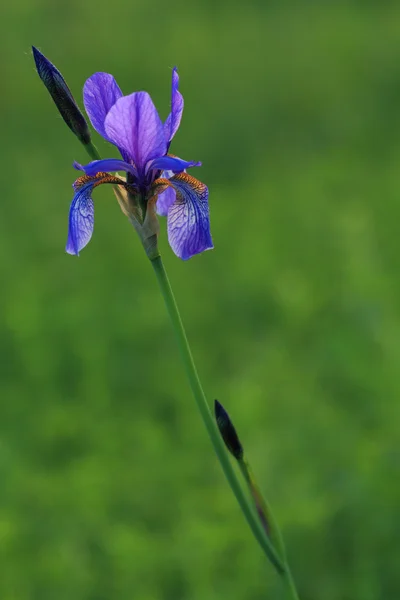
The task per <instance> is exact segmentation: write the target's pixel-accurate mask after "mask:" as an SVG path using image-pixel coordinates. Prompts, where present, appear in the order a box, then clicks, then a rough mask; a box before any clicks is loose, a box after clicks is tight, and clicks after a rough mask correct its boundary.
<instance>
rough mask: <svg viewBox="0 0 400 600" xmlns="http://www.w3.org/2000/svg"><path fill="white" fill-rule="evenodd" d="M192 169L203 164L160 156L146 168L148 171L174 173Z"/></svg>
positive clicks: (175, 157)
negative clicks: (156, 170)
mask: <svg viewBox="0 0 400 600" xmlns="http://www.w3.org/2000/svg"><path fill="white" fill-rule="evenodd" d="M190 167H201V162H196V161H193V160H191V161H187V160H183V159H182V158H178V157H177V156H160V157H159V158H155V159H154V160H152V161H151V162H150V163H149V164H148V165H147V167H146V170H147V171H149V170H150V169H162V170H167V171H173V172H174V173H181V172H182V171H184V170H185V169H189V168H190Z"/></svg>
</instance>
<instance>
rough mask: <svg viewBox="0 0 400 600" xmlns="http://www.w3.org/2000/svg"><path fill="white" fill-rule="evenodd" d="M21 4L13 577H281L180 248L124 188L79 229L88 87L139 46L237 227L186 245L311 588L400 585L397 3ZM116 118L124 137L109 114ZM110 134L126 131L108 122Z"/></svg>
mask: <svg viewBox="0 0 400 600" xmlns="http://www.w3.org/2000/svg"><path fill="white" fill-rule="evenodd" d="M0 14H1V25H0V28H1V36H0V49H1V56H2V59H1V65H0V69H1V81H2V93H1V95H0V107H1V131H2V143H1V151H0V152H1V159H2V176H1V178H2V188H1V189H2V195H1V204H0V257H1V259H0V276H1V294H0V482H1V484H0V597H1V599H2V600H54V598H57V600H72V599H73V600H114V599H115V600H125V599H128V598H129V599H132V598H137V599H140V600H184V599H190V600H204V599H207V600H217V599H218V600H219V599H221V598H223V599H224V598H229V599H230V600H239V599H240V600H241V599H246V600H261V599H263V598H280V597H282V596H281V594H282V590H281V589H280V587H279V585H278V584H277V581H276V576H275V574H274V573H273V571H272V569H271V568H270V567H269V565H268V564H266V562H265V560H264V558H263V556H262V554H261V551H260V550H259V548H258V547H257V546H256V544H255V543H254V541H253V539H252V537H251V534H250V532H249V531H248V529H247V528H246V525H245V522H244V520H243V519H242V517H241V515H240V512H239V509H238V507H237V505H236V504H235V501H234V499H233V497H231V494H230V491H229V489H228V487H227V485H226V483H225V481H224V479H223V476H222V473H221V471H220V468H219V466H218V464H217V461H216V459H215V457H214V455H213V453H212V450H211V446H210V443H209V441H208V439H207V436H206V433H205V430H204V428H203V426H202V424H201V422H200V419H199V417H198V415H197V411H196V407H195V405H194V402H193V400H192V398H191V394H190V391H189V389H188V386H187V384H186V381H185V379H184V374H183V371H182V368H181V365H180V362H179V357H178V353H177V350H176V347H175V342H174V339H173V336H172V332H171V330H170V325H169V323H168V320H167V317H166V314H165V310H164V306H163V304H162V301H161V298H160V297H159V294H158V291H157V287H156V282H155V280H154V276H153V273H152V271H151V269H150V267H149V265H148V264H147V262H146V259H145V257H144V255H143V251H142V249H141V246H140V244H139V242H138V240H137V239H136V237H135V233H134V231H133V229H132V228H131V226H130V225H129V223H128V222H127V220H126V219H125V218H124V217H123V215H122V214H121V212H120V210H119V207H118V205H117V203H116V201H115V199H114V197H113V195H112V193H111V192H110V190H108V189H104V190H103V189H100V190H99V191H98V192H97V194H96V196H95V204H96V227H95V234H94V237H93V240H92V242H91V244H90V245H89V246H88V248H87V249H85V250H84V251H83V252H82V254H81V257H80V258H79V259H75V258H72V257H70V256H67V255H66V254H65V253H64V244H65V238H66V229H67V214H68V207H69V202H70V199H71V193H72V188H71V184H72V182H73V180H74V176H75V172H74V170H73V169H72V166H71V165H72V161H73V160H74V159H76V160H78V161H84V160H85V154H84V152H83V150H82V148H81V147H80V145H79V144H78V142H77V141H76V140H75V138H74V136H73V135H72V134H71V133H70V132H69V130H68V129H67V128H66V127H65V126H64V123H63V122H62V120H61V118H60V117H59V116H58V115H57V113H56V110H55V108H54V106H53V105H52V103H51V100H50V98H49V96H48V95H47V92H46V91H45V89H44V87H43V86H42V84H41V83H40V81H39V79H38V78H37V76H36V74H35V71H34V67H33V60H32V57H31V54H30V45H31V44H35V45H36V46H38V47H39V48H40V49H41V50H42V51H43V52H44V53H45V54H46V55H47V56H48V57H49V58H50V59H51V60H52V61H53V62H54V63H55V64H56V65H57V66H58V68H59V69H60V70H61V71H62V73H63V74H64V76H65V78H66V79H67V81H68V83H69V85H70V87H71V88H72V90H73V92H74V94H75V96H76V98H77V99H79V100H80V99H81V88H82V85H83V83H84V81H85V78H86V77H87V76H89V75H90V74H92V73H93V72H95V71H98V70H100V71H108V72H111V73H113V74H114V75H115V76H116V78H117V80H118V82H119V83H120V85H121V87H122V89H123V90H124V91H125V92H126V93H130V92H132V91H135V90H140V89H145V90H147V91H149V92H150V93H151V94H152V96H153V98H154V100H155V102H156V105H157V106H158V107H159V110H160V113H161V115H162V117H165V116H166V115H167V112H168V103H169V88H170V75H171V68H172V67H173V66H174V65H175V64H176V65H177V66H178V67H179V71H180V75H181V90H182V92H183V94H184V97H185V102H186V108H185V113H184V118H183V123H182V128H181V131H180V132H179V134H178V136H177V137H176V138H175V141H174V146H173V150H174V152H176V153H177V154H178V155H180V156H183V157H185V158H188V159H198V160H202V161H203V164H204V166H203V168H202V169H201V173H200V171H198V172H197V174H198V175H199V176H200V177H201V179H202V180H203V181H205V182H206V183H207V184H208V185H209V187H210V204H211V214H212V229H213V236H214V242H215V250H214V251H212V252H208V253H205V254H204V255H202V256H200V257H197V258H194V259H192V260H191V261H189V262H186V263H182V262H180V261H179V260H178V259H176V258H175V257H174V256H173V254H172V252H171V251H170V250H169V247H168V244H167V243H166V236H165V228H164V225H165V224H164V223H163V224H162V239H161V246H162V250H163V255H164V258H165V262H166V266H167V268H168V270H169V273H170V277H171V280H172V284H173V286H174V289H175V291H176V295H177V297H178V301H179V303H180V305H181V308H182V314H183V317H184V319H185V321H186V324H187V329H188V334H189V337H190V340H191V342H192V345H193V350H194V354H195V357H196V359H197V361H198V367H199V371H200V374H201V376H202V379H203V382H204V386H205V389H206V392H207V394H208V396H209V399H210V400H212V399H213V397H218V398H219V399H220V400H221V401H222V402H223V403H224V404H225V406H226V407H227V408H228V410H229V411H230V413H231V416H232V418H233V419H234V422H235V424H236V425H237V427H238V429H239V431H240V433H241V437H242V439H243V442H244V444H245V446H246V448H247V451H248V454H249V455H250V458H251V460H252V462H253V466H254V469H255V471H256V473H257V474H258V477H259V479H260V483H261V485H262V488H263V489H264V490H265V491H266V492H267V494H268V497H269V499H270V501H271V503H272V505H273V506H274V508H275V512H276V515H277V517H278V519H279V521H280V523H281V525H282V529H283V533H284V536H285V538H286V541H287V545H288V548H289V555H290V559H291V563H292V566H293V571H294V575H295V577H296V579H297V581H298V584H299V591H300V595H301V597H302V598H303V600H321V599H322V598H323V599H324V600H339V599H340V600H383V599H384V600H395V599H396V598H398V596H399V594H400V575H399V561H400V544H399V539H400V520H399V516H398V515H399V505H400V488H399V462H400V451H399V442H400V435H399V422H400V418H399V417H400V408H399V406H400V405H399V393H400V371H399V362H400V309H399V306H400V275H399V272H400V240H399V219H400V175H399V165H400V68H399V65H400V7H399V4H398V3H397V2H390V1H387V2H372V1H367V0H364V1H362V2H361V1H355V0H354V1H347V2H344V1H343V2H342V1H338V2H328V1H320V2H312V1H305V0H304V1H303V2H298V1H297V2H296V1H293V2H290V1H283V2H279V1H276V2H274V1H267V0H263V1H261V0H258V1H256V0H253V1H250V2H247V3H245V2H239V1H233V0H230V1H229V2H228V1H219V2H218V1H215V0H214V1H213V2H211V1H210V0H202V1H200V0H198V1H194V2H187V1H186V2H183V1H172V2H171V3H170V4H165V3H162V2H161V1H160V0H154V1H153V2H148V1H147V0H146V1H145V0H133V1H130V2H126V1H124V0H116V2H114V3H104V4H101V3H99V2H95V1H94V0H89V1H86V2H85V1H83V2H82V1H80V2H78V1H77V0H70V1H69V2H65V3H61V2H60V3H58V2H54V1H50V0H36V1H35V2H34V1H33V0H17V1H14V2H9V3H7V4H4V5H2V7H1V8H0ZM96 141H97V139H96ZM98 146H99V148H100V150H101V152H102V153H103V154H105V153H106V152H108V149H107V148H106V144H105V143H103V142H102V141H101V140H98Z"/></svg>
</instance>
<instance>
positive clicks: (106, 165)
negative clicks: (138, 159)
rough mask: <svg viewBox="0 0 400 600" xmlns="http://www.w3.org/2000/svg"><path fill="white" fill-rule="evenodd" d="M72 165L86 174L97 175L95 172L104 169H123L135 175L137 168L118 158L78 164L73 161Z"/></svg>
mask: <svg viewBox="0 0 400 600" xmlns="http://www.w3.org/2000/svg"><path fill="white" fill-rule="evenodd" d="M74 167H75V169H78V170H79V171H84V172H85V173H86V175H97V173H99V172H104V171H125V172H126V173H132V175H135V176H136V177H137V170H136V169H135V167H134V166H133V165H130V164H129V163H127V162H125V161H123V160H120V159H119V158H105V159H102V160H93V161H92V162H90V163H88V164H87V165H80V164H79V163H77V162H74Z"/></svg>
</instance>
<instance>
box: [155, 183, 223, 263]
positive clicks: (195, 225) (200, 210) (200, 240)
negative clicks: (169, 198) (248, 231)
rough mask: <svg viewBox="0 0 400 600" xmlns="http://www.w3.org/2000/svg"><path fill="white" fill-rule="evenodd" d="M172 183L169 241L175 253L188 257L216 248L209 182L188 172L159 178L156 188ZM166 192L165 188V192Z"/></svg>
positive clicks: (184, 257) (169, 210) (181, 256)
mask: <svg viewBox="0 0 400 600" xmlns="http://www.w3.org/2000/svg"><path fill="white" fill-rule="evenodd" d="M166 184H167V185H169V186H172V187H173V188H174V189H175V192H176V200H175V202H174V204H172V205H171V206H170V207H169V209H168V215H167V218H168V241H169V244H170V246H171V248H172V250H173V251H174V252H175V254H176V255H177V256H178V257H179V258H182V259H183V260H187V259H188V258H191V257H192V256H194V255H195V254H199V253H200V252H204V250H209V249H210V248H213V247H214V246H213V243H212V239H211V233H210V216H209V208H208V188H207V186H206V185H205V184H204V183H202V182H201V181H199V180H198V179H195V178H194V177H191V175H188V174H187V173H180V174H179V175H174V177H172V178H171V179H157V180H156V181H155V182H154V186H155V189H157V186H160V190H162V189H163V187H164V186H165V185H166ZM164 193H165V192H164Z"/></svg>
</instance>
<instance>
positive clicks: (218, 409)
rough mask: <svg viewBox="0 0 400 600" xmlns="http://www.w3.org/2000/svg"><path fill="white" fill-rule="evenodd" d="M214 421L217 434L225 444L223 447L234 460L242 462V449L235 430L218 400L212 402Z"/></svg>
mask: <svg viewBox="0 0 400 600" xmlns="http://www.w3.org/2000/svg"><path fill="white" fill-rule="evenodd" d="M214 410H215V419H216V421H217V425H218V429H219V432H220V434H221V436H222V439H223V440H224V442H225V446H226V447H227V449H228V450H229V452H230V453H231V454H232V455H233V456H234V457H235V458H236V460H242V458H243V447H242V444H241V443H240V440H239V437H238V434H237V433H236V429H235V428H234V426H233V425H232V421H231V420H230V418H229V415H228V413H227V412H226V410H225V409H224V407H223V406H222V404H221V403H220V402H218V400H215V401H214Z"/></svg>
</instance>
